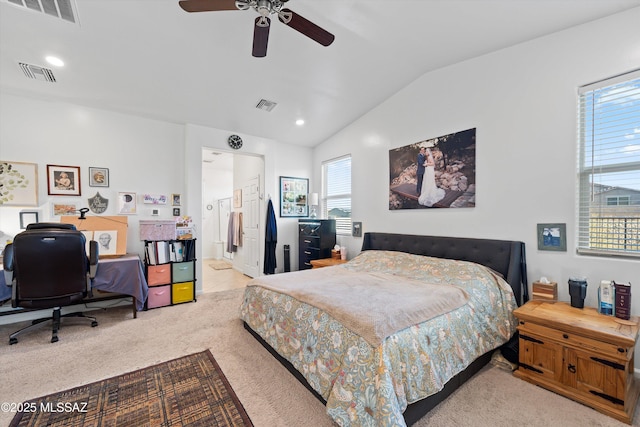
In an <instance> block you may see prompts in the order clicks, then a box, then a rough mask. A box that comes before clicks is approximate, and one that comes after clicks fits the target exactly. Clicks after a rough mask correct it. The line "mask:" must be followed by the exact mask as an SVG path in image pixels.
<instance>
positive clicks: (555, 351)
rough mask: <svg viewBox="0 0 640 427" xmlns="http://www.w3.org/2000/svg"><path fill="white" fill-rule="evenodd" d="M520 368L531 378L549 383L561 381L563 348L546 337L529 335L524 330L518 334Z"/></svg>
mask: <svg viewBox="0 0 640 427" xmlns="http://www.w3.org/2000/svg"><path fill="white" fill-rule="evenodd" d="M519 337H520V348H519V352H520V367H521V368H524V369H526V370H527V373H528V374H530V375H533V376H540V377H542V378H546V379H548V380H551V381H562V373H563V372H562V365H563V363H562V352H563V349H564V347H562V346H561V345H559V344H556V343H554V342H552V341H549V340H548V339H547V338H546V337H541V336H537V335H534V334H531V333H530V332H528V331H527V330H526V329H523V330H521V331H520V333H519Z"/></svg>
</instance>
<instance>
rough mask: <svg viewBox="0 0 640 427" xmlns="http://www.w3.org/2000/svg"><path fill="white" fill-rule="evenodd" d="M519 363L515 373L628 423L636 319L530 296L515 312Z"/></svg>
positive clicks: (635, 387) (638, 387)
mask: <svg viewBox="0 0 640 427" xmlns="http://www.w3.org/2000/svg"><path fill="white" fill-rule="evenodd" d="M514 314H515V316H516V317H517V318H518V332H519V336H520V344H519V359H520V366H519V368H518V370H517V371H515V372H514V375H515V376H516V377H518V378H522V379H523V380H526V381H528V382H530V383H533V384H537V385H539V386H541V387H544V388H546V389H549V390H551V391H554V392H556V393H558V394H561V395H563V396H565V397H568V398H570V399H573V400H576V401H578V402H581V403H583V404H585V405H587V406H590V407H592V408H593V409H595V410H597V411H600V412H602V413H604V414H607V415H609V416H611V417H614V418H616V419H618V420H620V421H623V422H625V423H628V424H631V422H632V419H633V413H634V411H635V408H636V402H637V401H638V395H639V394H640V384H639V381H637V380H636V379H634V376H633V353H634V348H635V344H636V340H637V339H638V330H639V328H640V319H638V317H636V316H632V317H631V318H630V319H629V320H622V319H618V318H616V317H613V316H605V315H602V314H600V313H598V312H597V310H596V309H595V308H593V307H585V308H584V309H579V308H574V307H571V306H570V305H569V304H568V303H564V302H557V303H550V302H543V301H530V302H528V303H527V304H525V305H523V306H522V307H519V308H518V309H516V310H515V311H514Z"/></svg>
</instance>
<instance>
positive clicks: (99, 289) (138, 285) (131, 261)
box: [0, 254, 149, 318]
mask: <svg viewBox="0 0 640 427" xmlns="http://www.w3.org/2000/svg"><path fill="white" fill-rule="evenodd" d="M92 289H93V291H94V295H93V297H92V298H87V299H85V300H83V303H87V302H95V301H104V300H108V299H116V298H124V297H129V296H130V297H131V298H132V309H133V317H134V318H136V317H137V316H138V314H137V312H138V311H141V310H143V308H144V302H145V301H146V299H147V294H148V292H149V287H148V286H147V280H146V279H145V277H144V270H143V269H142V262H141V261H140V257H139V256H138V255H137V254H127V255H123V256H120V257H117V258H105V259H100V261H99V262H98V271H97V272H96V277H95V278H94V279H93V281H92ZM10 299H11V287H10V286H7V285H6V283H5V280H4V271H2V270H0V302H2V301H7V300H10ZM24 311H25V309H23V308H12V309H10V310H3V311H1V312H0V315H6V314H14V313H21V312H24Z"/></svg>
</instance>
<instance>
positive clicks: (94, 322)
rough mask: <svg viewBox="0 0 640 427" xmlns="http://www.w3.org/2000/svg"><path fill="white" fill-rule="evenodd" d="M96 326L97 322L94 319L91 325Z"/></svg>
mask: <svg viewBox="0 0 640 427" xmlns="http://www.w3.org/2000/svg"><path fill="white" fill-rule="evenodd" d="M96 326H98V322H96V321H95V320H94V321H93V322H91V327H92V328H95V327H96Z"/></svg>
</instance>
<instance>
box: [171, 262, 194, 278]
mask: <svg viewBox="0 0 640 427" xmlns="http://www.w3.org/2000/svg"><path fill="white" fill-rule="evenodd" d="M193 265H194V261H187V262H176V263H173V264H172V266H171V268H172V269H173V282H174V283H175V282H188V281H191V280H193V279H194V278H195V276H194V274H193Z"/></svg>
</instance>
